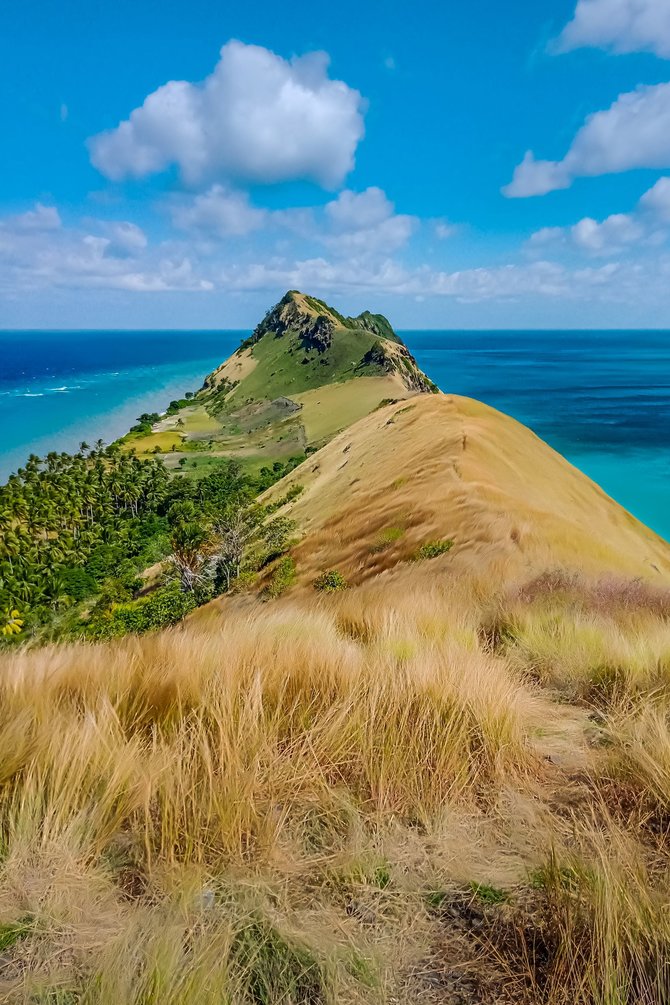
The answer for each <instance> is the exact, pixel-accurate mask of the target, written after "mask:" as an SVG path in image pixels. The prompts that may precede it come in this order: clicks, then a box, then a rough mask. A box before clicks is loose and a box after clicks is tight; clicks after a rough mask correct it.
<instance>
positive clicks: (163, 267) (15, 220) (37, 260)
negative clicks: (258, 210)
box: [0, 204, 212, 294]
mask: <svg viewBox="0 0 670 1005" xmlns="http://www.w3.org/2000/svg"><path fill="white" fill-rule="evenodd" d="M46 209H47V207H44V206H40V205H39V204H38V205H37V206H36V207H35V209H34V210H31V211H29V212H28V213H23V214H22V215H21V216H15V217H6V218H5V219H4V220H0V277H1V280H0V286H1V287H2V288H3V289H4V290H5V291H7V292H10V293H13V294H16V293H17V292H18V291H29V292H32V291H34V290H37V289H44V288H71V289H86V288H94V289H119V290H131V291H143V292H150V291H161V292H164V291H167V290H173V289H179V290H194V291H195V290H208V289H211V288H212V283H211V281H210V280H209V279H207V278H205V277H203V276H202V275H200V274H198V272H197V270H196V268H195V267H194V265H193V263H192V262H191V259H190V258H189V256H188V254H187V253H186V252H185V251H184V250H183V249H174V251H173V252H168V251H167V250H166V249H165V248H163V247H160V246H159V247H158V248H155V249H154V248H152V247H151V246H150V245H149V242H148V240H147V237H146V234H144V232H143V231H142V230H141V228H140V227H138V226H137V225H136V224H134V223H130V222H128V221H118V222H110V221H106V220H87V221H85V223H82V224H80V225H78V226H72V227H64V226H61V224H60V217H59V216H58V213H57V210H55V209H53V211H52V212H51V213H47V212H46ZM56 220H57V221H58V224H57V225H56Z"/></svg>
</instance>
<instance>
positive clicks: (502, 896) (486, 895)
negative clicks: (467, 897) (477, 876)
mask: <svg viewBox="0 0 670 1005" xmlns="http://www.w3.org/2000/svg"><path fill="white" fill-rule="evenodd" d="M470 889H471V890H472V892H473V893H474V895H475V896H476V897H477V898H478V899H479V900H481V901H482V903H484V904H504V902H505V901H506V900H508V899H509V897H508V894H507V893H505V891H504V890H500V889H499V888H498V887H497V886H490V884H489V883H474V882H473V883H470Z"/></svg>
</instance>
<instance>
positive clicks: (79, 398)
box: [0, 331, 670, 539]
mask: <svg viewBox="0 0 670 1005" xmlns="http://www.w3.org/2000/svg"><path fill="white" fill-rule="evenodd" d="M246 334H248V333H246V332H231V331H221V332H146V331H142V332H126V331H124V332H0V429H2V441H1V443H2V447H1V452H0V478H6V476H7V475H8V474H9V473H10V472H11V471H12V470H15V469H16V468H17V467H18V466H20V465H21V464H22V463H23V462H24V461H25V459H26V457H27V455H28V454H29V453H31V452H33V453H37V454H44V453H46V452H47V451H49V450H71V449H74V448H76V447H77V445H78V444H79V441H80V440H82V439H86V440H87V441H88V442H92V441H93V440H95V439H97V438H98V437H101V438H102V439H104V440H105V441H107V442H109V441H110V440H112V439H114V438H115V437H117V436H119V435H121V434H122V433H124V432H125V431H126V430H127V429H128V426H129V425H130V424H131V423H132V421H133V420H134V419H135V417H136V416H137V415H139V414H140V413H141V412H144V411H155V410H158V411H160V410H162V409H163V408H164V407H165V405H166V404H167V403H168V402H169V401H170V399H172V398H175V397H179V396H181V395H182V394H183V393H184V391H187V390H193V389H195V388H197V387H198V386H199V384H200V383H201V381H202V378H203V377H204V376H205V374H206V373H208V372H209V371H210V370H212V369H213V368H214V367H215V366H216V365H218V363H220V362H221V361H222V360H223V359H225V358H226V356H228V355H229V354H230V353H231V352H232V351H233V350H234V349H235V348H236V347H237V345H239V342H240V340H241V338H242V337H244V336H245V335H246ZM403 337H404V338H405V340H406V342H407V343H408V345H409V346H410V348H411V350H412V352H413V353H414V354H415V356H416V357H417V359H418V361H419V364H420V365H421V367H422V368H423V369H424V370H426V371H427V372H428V373H429V374H430V376H431V377H432V378H433V379H434V380H435V381H436V382H437V383H438V384H439V386H440V387H441V388H442V389H443V390H444V391H453V392H456V393H458V394H467V395H471V396H472V397H475V398H481V399H482V400H483V401H486V402H488V403H489V404H491V405H494V406H495V407H496V408H500V409H501V410H502V411H505V412H508V413H509V414H510V415H513V416H514V417H515V418H517V419H519V420H520V421H521V422H524V423H526V425H528V426H530V427H531V428H532V429H533V430H535V432H536V433H537V434H538V435H539V436H541V437H543V439H546V440H547V441H548V442H549V443H551V444H552V446H554V447H556V449H557V450H560V451H561V453H563V454H565V456H566V457H567V458H568V459H569V460H570V461H571V462H572V463H573V464H576V465H577V467H579V468H581V469H582V470H583V471H585V472H586V473H587V474H588V475H590V476H591V477H592V478H594V479H595V480H596V481H597V482H599V483H600V485H602V487H603V488H604V489H605V491H606V492H608V493H609V494H610V495H612V496H614V497H615V498H616V499H618V500H619V502H621V503H622V504H623V505H624V506H625V507H626V508H627V509H629V510H630V511H631V512H633V513H634V514H635V515H636V516H637V517H639V518H640V519H641V520H643V521H644V522H645V523H647V524H648V525H649V526H650V527H653V528H654V530H656V531H658V532H659V533H660V534H663V535H664V536H665V537H666V538H669V539H670V333H668V332H647V331H645V332H621V331H617V332H589V331H585V332H574V331H571V332H507V331H505V332H490V331H489V332H486V331H482V332H453V331H448V332H435V331H430V332H428V331H412V332H403Z"/></svg>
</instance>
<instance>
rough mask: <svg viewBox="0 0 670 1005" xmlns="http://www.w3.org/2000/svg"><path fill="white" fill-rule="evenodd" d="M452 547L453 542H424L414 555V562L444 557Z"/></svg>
mask: <svg viewBox="0 0 670 1005" xmlns="http://www.w3.org/2000/svg"><path fill="white" fill-rule="evenodd" d="M453 546H454V542H453V541H448V540H445V541H426V543H425V544H422V545H421V547H420V548H419V550H418V551H417V552H415V554H414V556H413V557H414V561H415V562H422V561H423V560H424V559H426V558H438V557H439V556H440V555H446V553H447V552H448V551H451V549H452V548H453Z"/></svg>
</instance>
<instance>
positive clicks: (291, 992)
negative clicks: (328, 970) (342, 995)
mask: <svg viewBox="0 0 670 1005" xmlns="http://www.w3.org/2000/svg"><path fill="white" fill-rule="evenodd" d="M231 962H232V968H231V969H232V971H233V974H234V976H235V978H236V982H239V984H240V985H241V989H242V994H243V998H242V1001H244V1002H247V1003H249V1005H276V1003H277V1002H286V1003H287V1005H288V1003H292V1005H319V1003H321V1002H323V1001H325V995H324V975H323V973H322V969H321V967H320V966H319V963H318V961H317V960H316V959H315V957H314V955H313V954H312V953H311V952H310V951H309V950H308V949H307V948H306V947H304V946H301V945H298V944H296V943H294V942H293V941H292V940H289V939H287V938H286V937H285V936H283V935H282V934H281V933H280V932H278V931H277V929H276V928H274V927H273V926H272V925H270V924H269V922H267V921H266V920H265V919H263V918H253V919H251V920H250V921H249V923H248V924H247V925H245V926H244V927H243V928H241V929H240V930H239V931H238V932H237V934H236V935H235V937H234V939H233V944H232V947H231Z"/></svg>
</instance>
